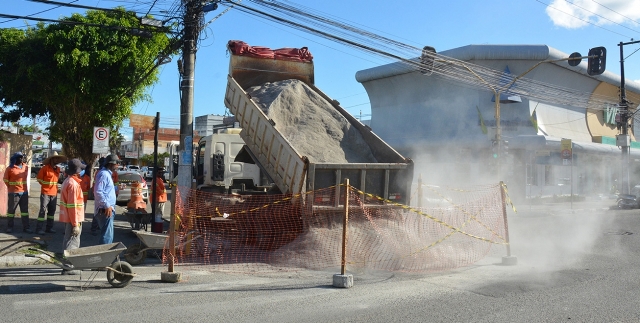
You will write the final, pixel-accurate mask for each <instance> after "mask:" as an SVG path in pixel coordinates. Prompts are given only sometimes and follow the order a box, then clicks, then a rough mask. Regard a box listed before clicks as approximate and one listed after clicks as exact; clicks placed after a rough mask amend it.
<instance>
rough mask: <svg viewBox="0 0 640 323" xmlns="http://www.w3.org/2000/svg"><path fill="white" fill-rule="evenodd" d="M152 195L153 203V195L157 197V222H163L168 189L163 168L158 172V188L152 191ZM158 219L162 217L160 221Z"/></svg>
mask: <svg viewBox="0 0 640 323" xmlns="http://www.w3.org/2000/svg"><path fill="white" fill-rule="evenodd" d="M151 194H152V196H151V197H150V198H151V201H153V195H154V194H155V195H157V200H156V203H157V204H156V222H161V221H162V215H163V214H164V204H165V203H166V202H167V189H166V188H165V186H164V168H162V167H160V168H158V169H157V170H156V186H155V187H154V189H153V190H152V191H151ZM158 217H160V219H158ZM158 220H160V221H158Z"/></svg>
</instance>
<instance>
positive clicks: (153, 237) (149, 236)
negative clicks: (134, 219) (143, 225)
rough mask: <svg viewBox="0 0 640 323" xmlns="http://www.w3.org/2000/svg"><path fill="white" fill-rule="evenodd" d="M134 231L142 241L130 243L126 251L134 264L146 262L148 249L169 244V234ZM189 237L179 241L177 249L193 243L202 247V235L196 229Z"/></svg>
mask: <svg viewBox="0 0 640 323" xmlns="http://www.w3.org/2000/svg"><path fill="white" fill-rule="evenodd" d="M133 233H135V234H136V235H137V236H138V238H139V239H140V242H141V243H135V244H132V245H130V246H129V248H127V251H125V252H124V259H126V260H127V262H129V263H130V264H132V265H134V266H137V265H140V264H142V263H144V260H145V259H146V258H147V251H148V250H157V249H164V248H165V246H166V244H167V239H169V235H168V234H164V233H153V232H147V231H135V230H134V231H133ZM187 237H188V240H187V241H186V242H182V243H180V242H178V244H177V245H176V249H178V250H179V249H181V248H183V247H185V246H187V245H191V244H195V246H196V248H198V249H200V247H201V245H202V235H199V234H196V232H195V231H191V232H190V233H189V234H188V235H187Z"/></svg>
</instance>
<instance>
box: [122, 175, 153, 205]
mask: <svg viewBox="0 0 640 323" xmlns="http://www.w3.org/2000/svg"><path fill="white" fill-rule="evenodd" d="M118 182H119V183H120V185H119V191H118V196H117V197H116V203H128V202H129V200H130V199H131V184H133V182H139V183H142V199H143V200H144V201H145V202H148V201H149V187H148V186H147V181H145V180H144V178H143V177H142V174H140V173H138V172H136V171H118Z"/></svg>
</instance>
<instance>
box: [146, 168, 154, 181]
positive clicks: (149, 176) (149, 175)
mask: <svg viewBox="0 0 640 323" xmlns="http://www.w3.org/2000/svg"><path fill="white" fill-rule="evenodd" d="M144 179H146V180H152V179H153V166H149V167H147V170H146V171H145V172H144Z"/></svg>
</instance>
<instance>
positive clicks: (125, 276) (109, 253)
mask: <svg viewBox="0 0 640 323" xmlns="http://www.w3.org/2000/svg"><path fill="white" fill-rule="evenodd" d="M126 249H127V247H125V245H124V244H123V243H122V242H115V243H111V244H105V245H98V246H91V247H82V248H77V249H72V250H65V251H64V259H59V258H58V257H56V256H55V254H53V253H52V252H49V251H44V250H40V249H35V248H29V250H31V251H37V252H39V254H26V255H25V256H26V257H35V258H40V259H42V260H44V261H46V262H49V263H51V264H54V265H56V266H58V267H60V268H62V269H64V270H83V269H93V270H101V269H103V270H106V272H107V281H108V282H109V284H111V286H113V287H116V288H122V287H125V286H127V285H129V283H130V282H131V280H132V279H133V276H135V274H134V273H133V268H132V267H131V265H130V264H129V263H128V262H126V261H120V257H119V256H118V255H119V254H120V253H121V252H122V251H124V250H126ZM80 273H81V274H80V275H81V276H80V279H81V280H82V272H80ZM96 275H97V272H96ZM94 278H95V276H94ZM92 280H93V278H91V277H90V279H89V280H88V282H87V283H90V282H91V281H92Z"/></svg>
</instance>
